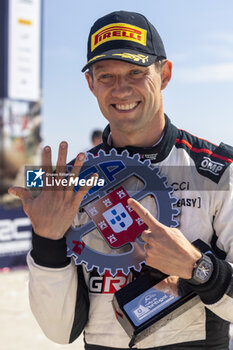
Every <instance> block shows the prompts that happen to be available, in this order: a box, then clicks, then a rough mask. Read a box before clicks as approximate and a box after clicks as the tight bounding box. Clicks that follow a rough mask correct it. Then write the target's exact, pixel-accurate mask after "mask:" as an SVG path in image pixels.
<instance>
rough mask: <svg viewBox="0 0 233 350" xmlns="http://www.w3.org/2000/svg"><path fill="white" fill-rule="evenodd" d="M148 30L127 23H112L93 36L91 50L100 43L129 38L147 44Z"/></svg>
mask: <svg viewBox="0 0 233 350" xmlns="http://www.w3.org/2000/svg"><path fill="white" fill-rule="evenodd" d="M146 36H147V31H146V30H145V29H142V28H139V27H136V26H132V25H131V24H126V23H112V24H109V25H107V26H105V27H102V28H101V29H99V30H98V31H97V32H95V33H94V34H92V36H91V52H92V51H94V50H95V49H96V48H97V47H98V46H99V45H101V44H104V43H106V42H108V41H112V40H128V41H133V42H136V43H138V44H141V45H144V46H146Z"/></svg>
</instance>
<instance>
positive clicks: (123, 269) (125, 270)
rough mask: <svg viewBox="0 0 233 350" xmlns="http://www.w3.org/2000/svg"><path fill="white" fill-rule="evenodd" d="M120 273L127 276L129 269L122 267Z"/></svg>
mask: <svg viewBox="0 0 233 350" xmlns="http://www.w3.org/2000/svg"><path fill="white" fill-rule="evenodd" d="M132 267H133V266H132ZM121 271H122V273H123V274H125V275H126V276H127V275H128V274H129V273H130V267H122V268H121Z"/></svg>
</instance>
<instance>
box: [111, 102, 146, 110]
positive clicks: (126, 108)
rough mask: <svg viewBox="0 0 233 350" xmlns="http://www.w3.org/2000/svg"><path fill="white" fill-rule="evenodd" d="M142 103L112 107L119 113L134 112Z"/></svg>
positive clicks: (114, 105)
mask: <svg viewBox="0 0 233 350" xmlns="http://www.w3.org/2000/svg"><path fill="white" fill-rule="evenodd" d="M139 103H140V102H134V103H127V104H113V105H112V106H113V107H114V108H115V109H117V110H118V111H132V110H133V109H135V108H136V107H137V106H138V105H139Z"/></svg>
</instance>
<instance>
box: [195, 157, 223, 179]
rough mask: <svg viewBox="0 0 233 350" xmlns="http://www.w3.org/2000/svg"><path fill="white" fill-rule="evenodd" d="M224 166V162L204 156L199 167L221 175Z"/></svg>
mask: <svg viewBox="0 0 233 350" xmlns="http://www.w3.org/2000/svg"><path fill="white" fill-rule="evenodd" d="M223 168H224V164H222V163H218V162H214V161H213V160H211V159H210V158H209V157H203V161H202V162H201V166H200V168H199V169H201V170H204V171H208V172H210V173H211V174H213V175H216V176H219V175H220V172H221V171H222V170H223Z"/></svg>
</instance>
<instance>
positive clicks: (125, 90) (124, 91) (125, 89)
mask: <svg viewBox="0 0 233 350" xmlns="http://www.w3.org/2000/svg"><path fill="white" fill-rule="evenodd" d="M131 93H132V87H131V86H130V84H129V82H128V81H127V79H125V78H124V77H122V76H118V77H116V80H115V83H114V86H113V89H112V96H114V97H118V98H122V97H127V96H129V95H130V94H131Z"/></svg>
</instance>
